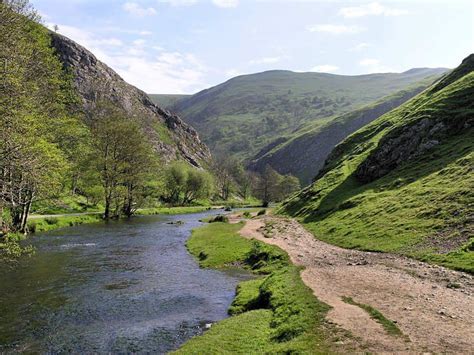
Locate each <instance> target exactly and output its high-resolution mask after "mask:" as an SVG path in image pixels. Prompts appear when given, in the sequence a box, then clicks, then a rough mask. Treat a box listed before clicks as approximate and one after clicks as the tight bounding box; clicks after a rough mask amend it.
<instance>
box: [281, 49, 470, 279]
mask: <svg viewBox="0 0 474 355" xmlns="http://www.w3.org/2000/svg"><path fill="white" fill-rule="evenodd" d="M473 211H474V54H472V55H470V56H469V57H468V58H466V59H465V60H464V61H463V62H462V64H461V65H460V66H459V67H458V68H456V69H455V70H453V71H452V72H450V73H449V74H447V75H445V76H444V77H443V78H442V79H441V80H440V81H438V82H437V83H435V84H433V85H432V86H431V87H430V88H428V89H427V90H425V91H423V92H422V93H420V94H419V95H417V96H416V97H414V98H413V99H411V100H409V101H408V102H406V103H405V104H403V105H401V106H400V107H398V108H396V109H395V110H392V111H390V112H389V113H387V114H385V115H383V116H381V117H379V118H378V119H376V120H375V121H373V122H372V123H370V124H368V125H367V126H365V127H363V128H362V129H360V130H358V131H356V132H355V133H353V134H352V135H350V136H349V137H348V138H346V139H345V140H344V141H343V142H342V143H340V144H338V145H337V146H336V147H335V149H334V150H333V151H332V153H331V154H330V155H329V157H328V160H327V162H326V164H325V165H324V167H323V169H322V170H321V171H320V173H319V175H318V177H317V179H316V180H315V182H314V183H313V184H312V185H311V186H309V187H307V188H305V189H303V190H302V191H301V192H299V193H298V194H296V195H295V196H293V197H292V198H290V199H289V200H288V201H286V202H285V203H284V204H283V207H282V208H281V211H280V212H285V213H287V214H290V215H292V216H296V217H298V218H299V219H300V220H301V221H303V222H304V223H306V227H307V228H308V229H309V230H311V231H312V232H313V233H314V234H315V235H316V236H317V237H318V238H320V239H322V240H325V241H328V242H331V243H334V244H337V245H340V246H343V247H346V248H360V249H364V250H374V251H385V252H396V253H401V254H405V255H409V256H412V257H415V258H419V259H422V260H426V261H430V262H435V263H440V264H443V265H447V266H449V267H452V268H455V269H460V270H464V271H468V272H471V273H474V244H473V243H474V240H473V235H474V212H473Z"/></svg>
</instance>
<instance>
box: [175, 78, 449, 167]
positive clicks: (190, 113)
mask: <svg viewBox="0 0 474 355" xmlns="http://www.w3.org/2000/svg"><path fill="white" fill-rule="evenodd" d="M443 71H444V70H443V69H441V70H439V69H427V70H419V71H417V72H416V73H414V72H411V73H400V74H396V73H385V74H372V75H360V76H343V75H332V74H324V73H294V72H291V71H284V70H273V71H267V72H263V73H257V74H251V75H243V76H239V77H236V78H233V79H231V80H229V81H227V82H225V83H222V84H220V85H217V86H215V87H212V88H209V89H207V90H206V91H203V92H200V93H197V94H195V95H193V96H191V97H189V98H184V99H182V100H179V101H178V102H177V104H176V105H175V108H176V110H177V111H178V112H179V114H180V115H181V117H182V118H183V119H184V120H185V121H186V122H188V123H190V124H191V125H192V126H193V127H194V128H196V129H197V131H198V132H199V135H200V137H201V138H202V139H203V141H204V142H205V143H206V144H207V145H208V146H209V147H210V149H211V151H212V152H213V153H224V154H228V155H232V156H236V157H237V158H242V159H250V158H252V157H253V156H254V155H255V154H256V153H258V152H259V151H260V149H262V148H264V147H266V146H268V144H270V143H272V142H274V141H275V140H276V139H277V138H280V137H282V136H288V135H291V134H292V132H294V131H296V130H299V129H301V128H303V127H305V126H306V125H307V124H308V123H309V122H311V123H312V124H313V125H314V124H320V123H321V124H322V123H326V122H328V121H330V120H332V119H333V118H335V117H337V116H338V115H340V114H342V113H345V112H350V111H352V110H354V109H356V108H358V107H361V106H363V105H365V104H368V103H371V102H374V101H376V100H378V99H380V98H382V97H384V96H386V95H389V94H392V93H394V92H396V91H398V90H401V89H404V88H406V87H408V86H409V85H412V84H414V83H415V82H418V81H420V80H423V79H425V78H427V77H430V76H433V75H439V74H441V73H442V72H443Z"/></svg>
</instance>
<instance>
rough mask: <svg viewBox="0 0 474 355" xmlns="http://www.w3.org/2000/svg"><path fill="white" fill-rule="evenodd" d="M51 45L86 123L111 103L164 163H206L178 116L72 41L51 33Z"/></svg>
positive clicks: (205, 156) (194, 136) (205, 153)
mask: <svg viewBox="0 0 474 355" xmlns="http://www.w3.org/2000/svg"><path fill="white" fill-rule="evenodd" d="M51 36H52V45H53V47H54V48H55V49H56V51H57V53H58V55H59V57H60V60H61V61H62V63H63V65H64V67H65V68H66V69H67V70H69V71H70V72H71V73H72V75H73V79H74V86H75V89H76V91H77V93H78V95H79V97H80V98H81V99H82V107H81V109H82V110H83V111H84V112H85V114H86V116H87V119H89V120H90V119H93V117H92V115H91V113H92V112H93V110H94V108H95V107H96V105H97V103H98V102H100V101H107V102H111V103H112V104H113V105H115V106H118V107H120V108H121V109H123V110H125V112H127V114H128V116H129V117H130V118H132V119H135V120H137V121H138V122H139V123H140V126H141V127H142V129H143V131H144V133H145V134H146V135H147V136H148V137H149V139H150V141H151V143H152V144H153V147H154V149H155V150H156V152H157V153H158V154H159V155H160V157H161V158H162V159H163V160H164V161H171V160H174V159H176V158H177V157H181V158H183V159H184V160H186V161H188V162H189V163H190V164H192V165H194V166H197V167H199V166H202V165H203V164H205V162H206V161H208V160H209V159H210V153H209V150H208V148H207V147H206V146H205V145H204V144H203V143H202V142H201V141H200V139H199V136H198V134H197V132H196V131H195V130H194V129H193V128H192V127H190V126H189V125H188V124H186V123H185V122H183V121H182V120H181V119H180V118H179V117H178V116H176V115H174V114H171V113H170V112H169V111H167V110H164V109H162V108H161V107H159V106H157V105H155V104H154V103H153V102H152V101H151V100H150V98H149V97H148V96H147V95H146V94H145V93H144V92H143V91H141V90H139V89H137V88H136V87H134V86H132V85H130V84H128V83H126V82H125V81H124V80H123V79H122V78H121V77H120V76H119V75H118V74H117V73H116V72H114V71H113V70H112V69H111V68H109V67H108V66H107V65H105V64H104V63H102V62H100V61H99V60H97V59H96V57H95V56H94V55H93V54H92V53H91V52H89V51H88V50H86V49H85V48H83V47H82V46H80V45H78V44H77V43H75V42H74V41H72V40H70V39H69V38H66V37H64V36H62V35H59V34H56V33H51Z"/></svg>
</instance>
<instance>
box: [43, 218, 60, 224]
mask: <svg viewBox="0 0 474 355" xmlns="http://www.w3.org/2000/svg"><path fill="white" fill-rule="evenodd" d="M44 221H45V222H46V223H47V224H49V225H53V224H57V223H58V219H57V218H56V217H46V218H45V219H44Z"/></svg>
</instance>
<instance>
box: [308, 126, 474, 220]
mask: <svg viewBox="0 0 474 355" xmlns="http://www.w3.org/2000/svg"><path fill="white" fill-rule="evenodd" d="M473 133H474V130H473V129H470V130H468V131H467V132H465V133H464V134H463V135H461V136H459V135H458V136H452V137H450V138H449V139H448V140H446V141H445V142H444V143H443V144H440V145H439V146H437V147H435V148H434V149H432V150H430V151H428V152H426V153H425V154H423V155H422V156H420V157H418V158H416V159H413V160H410V161H407V162H406V163H405V164H403V165H401V166H400V167H398V168H397V169H395V170H393V171H392V172H390V173H389V174H387V175H385V176H383V177H381V178H379V179H377V180H374V181H372V182H370V183H366V184H364V183H362V182H360V181H359V180H358V179H357V178H356V177H355V173H352V174H351V175H349V176H348V177H347V178H346V179H345V180H344V181H343V182H342V183H341V184H339V185H338V186H337V187H336V188H335V189H333V190H332V191H331V192H330V193H329V194H327V195H326V196H325V197H323V198H322V200H321V202H320V204H319V207H318V209H316V210H314V211H313V212H312V213H310V214H309V215H308V216H307V217H306V218H305V219H304V222H305V223H310V222H317V221H320V220H323V219H324V218H326V217H327V216H328V215H331V214H332V213H334V212H336V211H340V210H344V209H350V208H353V207H355V206H357V205H358V203H362V201H358V200H357V197H356V196H358V195H361V194H363V193H365V192H366V191H368V190H373V191H375V192H383V191H390V190H396V189H400V188H402V187H404V186H406V185H408V184H410V183H412V182H415V181H417V180H419V179H421V178H423V177H426V176H428V175H431V174H433V173H435V172H438V171H441V170H442V169H444V168H446V167H447V166H448V165H449V164H451V163H453V162H454V161H456V160H458V159H460V158H463V157H465V156H467V155H468V154H470V153H471V152H473V151H474V140H473V139H472V137H473ZM467 164H469V162H467Z"/></svg>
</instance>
